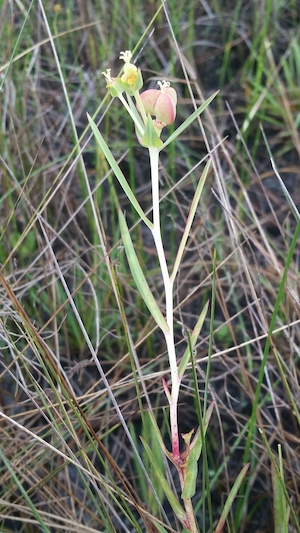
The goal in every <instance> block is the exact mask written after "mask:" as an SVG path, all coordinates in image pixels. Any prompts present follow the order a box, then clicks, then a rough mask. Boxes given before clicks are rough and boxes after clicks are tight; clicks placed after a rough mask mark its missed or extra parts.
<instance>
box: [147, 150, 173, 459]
mask: <svg viewBox="0 0 300 533" xmlns="http://www.w3.org/2000/svg"><path fill="white" fill-rule="evenodd" d="M149 155H150V168H151V181H152V202H153V229H152V235H153V239H154V243H155V247H156V251H157V256H158V260H159V264H160V269H161V274H162V278H163V284H164V289H165V299H166V321H167V324H168V326H169V331H168V333H166V334H165V339H166V344H167V351H168V356H169V364H170V372H171V381H172V389H171V401H170V424H171V434H172V451H173V455H174V459H179V458H180V451H179V436H178V419H177V404H178V396H179V385H180V380H179V377H178V367H177V361H176V351H175V342H174V316H173V280H171V279H170V276H169V272H168V265H167V261H166V255H165V251H164V247H163V242H162V237H161V227H160V208H159V175H158V155H159V152H158V150H157V148H149Z"/></svg>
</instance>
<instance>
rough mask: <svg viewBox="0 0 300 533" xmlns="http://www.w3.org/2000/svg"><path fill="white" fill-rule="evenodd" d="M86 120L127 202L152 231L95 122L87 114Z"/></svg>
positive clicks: (151, 225)
mask: <svg viewBox="0 0 300 533" xmlns="http://www.w3.org/2000/svg"><path fill="white" fill-rule="evenodd" d="M87 118H88V121H89V124H90V126H91V129H92V132H93V134H94V136H95V139H96V141H97V143H98V144H99V146H100V148H101V150H102V152H103V153H104V156H105V158H106V160H107V162H108V164H109V166H110V168H111V169H112V171H113V172H114V174H115V176H116V178H117V179H118V181H119V183H120V185H121V187H122V189H123V191H124V192H125V194H126V196H127V198H128V200H129V201H130V202H131V204H132V205H133V207H134V209H135V210H136V212H137V214H138V215H139V216H140V218H141V219H142V220H143V221H144V222H145V224H146V225H147V226H148V228H150V229H152V228H153V224H152V222H151V221H150V220H149V219H148V218H147V217H146V215H145V213H144V211H143V210H142V208H141V206H140V204H139V203H138V201H137V199H136V197H135V196H134V193H133V192H132V190H131V189H130V187H129V185H128V183H127V180H126V178H125V176H124V174H123V172H122V171H121V169H120V167H119V165H118V163H117V161H116V160H115V158H114V156H113V154H112V153H111V151H110V149H109V147H108V146H107V144H106V142H105V140H104V138H103V137H102V135H101V133H100V131H99V130H98V128H97V126H96V124H95V122H94V121H93V119H92V117H91V116H90V115H89V114H87Z"/></svg>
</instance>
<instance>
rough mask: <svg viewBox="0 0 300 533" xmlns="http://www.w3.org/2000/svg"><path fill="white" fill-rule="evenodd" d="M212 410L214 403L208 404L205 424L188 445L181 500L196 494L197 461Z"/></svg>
mask: <svg viewBox="0 0 300 533" xmlns="http://www.w3.org/2000/svg"><path fill="white" fill-rule="evenodd" d="M213 409H214V402H212V403H211V404H210V406H209V407H208V409H207V411H206V416H205V422H204V425H203V430H202V432H201V430H200V428H198V430H197V433H196V435H195V437H194V439H193V441H192V443H191V444H190V445H189V450H188V461H187V467H186V476H185V482H184V487H183V490H182V494H181V497H182V499H183V500H184V499H186V498H192V497H193V496H194V495H195V493H196V481H197V473H198V461H199V457H200V454H201V451H202V444H203V439H202V437H203V438H204V437H205V435H206V432H207V428H208V425H209V421H210V419H211V415H212V412H213Z"/></svg>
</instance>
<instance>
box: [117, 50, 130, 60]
mask: <svg viewBox="0 0 300 533" xmlns="http://www.w3.org/2000/svg"><path fill="white" fill-rule="evenodd" d="M131 58H132V53H131V52H130V50H125V52H120V57H119V59H123V61H124V63H130V60H131Z"/></svg>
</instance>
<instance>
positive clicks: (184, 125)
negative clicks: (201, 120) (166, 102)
mask: <svg viewBox="0 0 300 533" xmlns="http://www.w3.org/2000/svg"><path fill="white" fill-rule="evenodd" d="M218 93H219V91H216V92H215V93H214V94H212V95H211V96H210V97H209V98H208V99H207V100H206V101H205V102H204V104H202V105H201V106H200V107H198V109H196V111H194V113H192V114H191V115H190V116H189V117H188V118H187V119H186V120H185V121H184V122H183V123H182V124H181V125H180V126H178V128H176V130H175V131H174V132H173V133H172V134H171V135H170V136H169V137H168V138H167V139H166V141H165V142H164V143H163V145H162V147H161V148H160V149H159V151H161V150H163V149H164V148H166V146H168V144H170V143H171V142H172V141H174V139H177V137H178V135H180V134H181V133H182V132H183V131H184V130H186V128H187V127H188V126H189V125H190V124H192V122H194V120H195V119H196V118H197V117H199V115H201V113H203V111H204V109H206V108H207V106H208V105H209V104H210V103H211V102H212V101H213V100H214V98H215V97H216V96H217V94H218Z"/></svg>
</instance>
